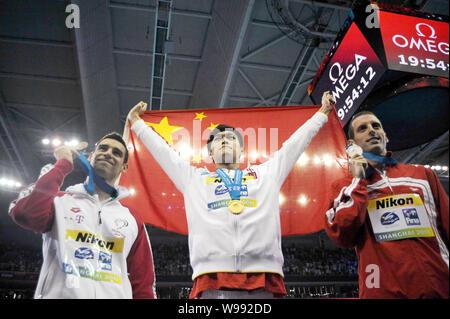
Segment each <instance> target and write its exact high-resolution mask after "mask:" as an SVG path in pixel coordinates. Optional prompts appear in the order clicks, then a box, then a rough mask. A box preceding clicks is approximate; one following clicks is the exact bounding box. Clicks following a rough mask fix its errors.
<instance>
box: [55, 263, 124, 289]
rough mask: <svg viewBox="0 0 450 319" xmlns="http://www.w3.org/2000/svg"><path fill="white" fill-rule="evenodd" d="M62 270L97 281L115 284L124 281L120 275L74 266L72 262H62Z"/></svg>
mask: <svg viewBox="0 0 450 319" xmlns="http://www.w3.org/2000/svg"><path fill="white" fill-rule="evenodd" d="M62 271H63V273H65V274H68V275H75V276H79V277H81V278H87V279H91V280H96V281H106V282H112V283H115V284H121V283H122V277H120V276H118V275H114V274H111V273H106V272H100V271H93V270H92V269H89V267H84V266H74V265H71V264H66V263H62Z"/></svg>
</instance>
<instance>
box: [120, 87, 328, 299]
mask: <svg viewBox="0 0 450 319" xmlns="http://www.w3.org/2000/svg"><path fill="white" fill-rule="evenodd" d="M332 101H333V97H332V96H331V94H330V93H328V92H325V93H324V95H323V97H322V107H321V108H320V109H319V111H318V112H317V113H316V114H315V115H314V116H312V118H311V119H309V120H308V121H307V122H306V123H305V124H303V125H302V126H301V127H300V128H299V129H297V131H296V132H295V133H294V134H293V135H292V136H291V137H290V138H289V139H288V140H287V141H286V142H285V143H283V146H282V147H281V149H280V150H278V151H277V152H276V153H275V154H274V156H273V158H271V159H270V160H268V161H267V162H265V163H264V164H261V165H254V166H251V167H249V168H247V169H244V170H243V171H240V170H239V158H240V156H241V153H242V152H243V139H242V136H241V135H240V134H239V132H238V131H236V130H234V128H232V127H229V126H226V125H222V126H220V127H217V128H216V129H215V130H214V131H213V132H211V135H210V137H209V139H208V150H209V154H210V156H211V157H212V159H213V161H214V163H215V166H216V169H217V170H216V171H215V172H209V171H208V170H207V169H205V168H196V167H193V166H190V165H189V163H188V162H186V161H184V160H183V159H182V158H180V157H179V155H178V153H177V152H176V151H175V150H174V149H173V148H171V147H170V146H169V145H168V144H167V143H166V141H165V140H164V139H163V138H161V137H160V136H159V135H158V134H157V133H156V132H155V131H153V129H152V128H151V127H149V126H147V125H146V124H145V122H144V121H143V120H142V119H141V118H140V115H142V114H143V113H144V112H145V109H146V107H147V104H146V103H144V102H140V103H139V104H137V105H136V106H135V107H133V109H132V110H131V111H130V113H129V114H128V120H129V121H130V122H131V125H132V130H133V131H134V132H135V133H136V135H137V136H138V138H139V139H140V140H141V141H142V142H143V144H144V145H145V146H146V148H147V149H148V150H149V151H150V153H151V154H152V155H153V157H154V158H155V160H156V161H157V162H158V163H159V165H160V166H161V167H162V168H163V170H164V171H165V173H166V174H167V175H168V176H169V178H170V179H171V180H172V181H173V183H174V184H175V186H176V187H177V188H178V190H179V191H180V192H181V193H182V194H183V196H184V201H185V207H186V217H187V222H188V232H189V252H190V261H191V266H192V269H193V275H192V278H193V280H194V287H193V289H192V292H191V295H190V298H202V299H206V298H208V299H215V298H220V299H235V298H239V299H241V298H273V297H281V296H284V295H286V288H285V286H284V282H283V270H282V267H283V261H284V259H283V254H282V250H281V226H280V209H279V201H278V196H279V192H280V188H281V186H282V185H283V182H284V180H285V179H286V177H287V176H288V174H289V173H290V171H291V169H292V168H293V166H294V165H295V163H296V162H297V160H298V159H299V157H300V155H301V154H302V153H303V151H304V150H305V149H306V147H307V146H308V145H309V143H310V142H311V140H312V139H313V138H314V136H315V135H316V134H317V132H318V131H319V130H320V129H321V127H322V126H323V125H324V124H325V123H326V122H327V120H328V115H329V114H330V112H331V111H332V109H333V107H332V105H331V103H332ZM236 177H237V178H236ZM218 187H220V188H221V189H226V192H216V191H215V190H216V189H217V188H218Z"/></svg>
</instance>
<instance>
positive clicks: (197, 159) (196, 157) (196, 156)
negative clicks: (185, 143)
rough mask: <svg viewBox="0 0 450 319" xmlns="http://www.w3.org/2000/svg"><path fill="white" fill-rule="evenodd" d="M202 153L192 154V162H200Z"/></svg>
mask: <svg viewBox="0 0 450 319" xmlns="http://www.w3.org/2000/svg"><path fill="white" fill-rule="evenodd" d="M202 159H203V158H202V155H201V154H197V155H194V156H193V157H192V160H191V161H192V162H194V163H197V164H200V162H201V161H202Z"/></svg>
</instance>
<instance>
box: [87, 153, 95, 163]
mask: <svg viewBox="0 0 450 319" xmlns="http://www.w3.org/2000/svg"><path fill="white" fill-rule="evenodd" d="M93 156H94V152H90V153H89V156H88V158H87V160H88V162H89V163H90V162H91V159H92V157H93Z"/></svg>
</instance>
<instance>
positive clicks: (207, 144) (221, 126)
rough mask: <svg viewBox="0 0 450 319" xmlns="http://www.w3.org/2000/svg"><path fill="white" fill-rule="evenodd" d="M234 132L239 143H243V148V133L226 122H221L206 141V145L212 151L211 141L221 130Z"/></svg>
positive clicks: (242, 144) (242, 145)
mask: <svg viewBox="0 0 450 319" xmlns="http://www.w3.org/2000/svg"><path fill="white" fill-rule="evenodd" d="M226 131H227V132H233V133H234V134H235V135H236V136H237V138H238V140H239V144H240V145H241V148H242V147H244V138H243V137H242V135H241V133H239V131H237V130H236V129H235V128H234V127H232V126H229V125H226V124H220V125H218V126H217V127H216V128H215V129H214V130H213V131H212V132H211V134H210V135H209V138H208V141H207V142H206V146H207V147H208V153H209V152H211V143H212V141H213V140H214V137H215V136H216V135H217V134H218V133H221V132H226Z"/></svg>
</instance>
